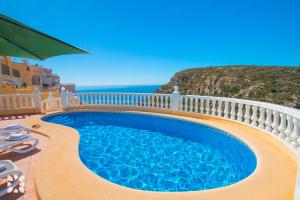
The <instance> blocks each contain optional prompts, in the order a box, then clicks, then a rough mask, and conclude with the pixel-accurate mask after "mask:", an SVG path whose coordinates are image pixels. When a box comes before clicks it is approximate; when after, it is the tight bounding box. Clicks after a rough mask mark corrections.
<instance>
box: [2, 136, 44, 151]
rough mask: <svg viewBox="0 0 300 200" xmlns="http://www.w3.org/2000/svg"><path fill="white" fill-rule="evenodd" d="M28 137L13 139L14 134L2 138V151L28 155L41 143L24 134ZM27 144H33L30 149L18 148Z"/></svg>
mask: <svg viewBox="0 0 300 200" xmlns="http://www.w3.org/2000/svg"><path fill="white" fill-rule="evenodd" d="M23 135H24V136H26V137H20V138H17V137H15V138H12V137H11V136H12V134H10V135H9V136H7V137H2V138H1V139H0V150H2V151H11V152H17V153H27V152H29V151H31V150H33V149H35V148H36V146H37V145H38V143H39V139H38V138H35V137H32V136H31V135H28V134H23ZM25 142H33V143H32V144H29V146H28V147H25V148H21V149H20V148H17V147H18V146H20V145H22V144H23V143H25Z"/></svg>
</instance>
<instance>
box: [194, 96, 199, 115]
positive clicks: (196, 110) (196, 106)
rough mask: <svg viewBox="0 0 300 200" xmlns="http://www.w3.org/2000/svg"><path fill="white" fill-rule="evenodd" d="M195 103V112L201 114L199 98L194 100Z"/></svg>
mask: <svg viewBox="0 0 300 200" xmlns="http://www.w3.org/2000/svg"><path fill="white" fill-rule="evenodd" d="M194 101H195V107H194V112H195V113H199V103H198V101H199V98H198V97H196V98H194Z"/></svg>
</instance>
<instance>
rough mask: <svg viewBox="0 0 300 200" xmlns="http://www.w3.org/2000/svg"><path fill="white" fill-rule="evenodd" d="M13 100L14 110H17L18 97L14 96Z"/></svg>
mask: <svg viewBox="0 0 300 200" xmlns="http://www.w3.org/2000/svg"><path fill="white" fill-rule="evenodd" d="M12 98H13V99H12V100H13V102H12V108H13V109H16V108H17V103H16V96H13V97H12Z"/></svg>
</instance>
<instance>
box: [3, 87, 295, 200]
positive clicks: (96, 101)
mask: <svg viewBox="0 0 300 200" xmlns="http://www.w3.org/2000/svg"><path fill="white" fill-rule="evenodd" d="M89 106H90V107H93V106H109V107H111V106H116V107H134V108H144V109H156V110H167V111H168V110H169V111H170V112H173V111H175V112H189V113H193V114H196V115H197V114H199V115H208V116H214V117H218V118H223V119H226V120H231V121H235V122H238V123H242V124H245V125H248V126H251V127H254V128H257V129H260V130H262V131H263V132H265V133H266V134H269V135H271V136H272V137H275V138H277V139H278V140H280V141H281V142H283V143H284V144H285V145H286V146H287V147H288V148H289V149H290V150H291V151H292V152H293V153H295V155H296V156H297V157H298V160H299V159H300V110H297V109H293V108H289V107H286V106H280V105H275V104H270V103H264V102H258V101H250V100H242V99H233V98H225V97H210V96H195V95H180V94H179V93H178V88H175V91H174V93H173V94H157V93H71V94H69V93H66V92H62V93H61V96H60V98H55V97H54V96H53V95H52V93H50V94H49V96H48V98H47V99H45V100H44V101H41V95H40V92H39V91H36V92H35V93H34V94H14V95H10V94H8V95H0V114H2V113H5V111H18V110H25V111H26V110H28V109H30V108H32V109H36V110H35V111H36V112H44V113H46V112H48V111H55V110H60V109H61V108H63V109H68V108H81V107H82V108H85V107H89ZM298 163H299V161H298ZM295 199H300V164H298V176H297V186H296V190H295Z"/></svg>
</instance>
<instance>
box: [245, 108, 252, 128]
mask: <svg viewBox="0 0 300 200" xmlns="http://www.w3.org/2000/svg"><path fill="white" fill-rule="evenodd" d="M245 108H246V111H245V116H244V118H245V123H247V124H250V119H251V116H250V105H248V104H246V105H245Z"/></svg>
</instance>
